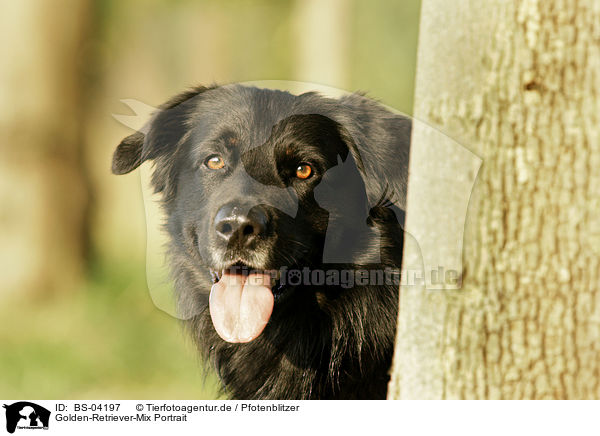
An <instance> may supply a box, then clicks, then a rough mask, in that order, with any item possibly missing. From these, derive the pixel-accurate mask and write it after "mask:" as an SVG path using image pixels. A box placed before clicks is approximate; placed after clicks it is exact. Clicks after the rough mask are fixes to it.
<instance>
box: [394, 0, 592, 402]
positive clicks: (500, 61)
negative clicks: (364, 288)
mask: <svg viewBox="0 0 600 436" xmlns="http://www.w3.org/2000/svg"><path fill="white" fill-rule="evenodd" d="M421 14H422V15H421V16H422V18H421V27H420V40H419V50H418V62H417V83H416V93H415V111H414V114H415V117H416V118H418V119H421V120H424V121H426V122H429V123H432V124H435V125H437V126H439V127H440V128H441V129H442V130H443V131H444V132H446V133H447V134H448V135H449V136H451V137H453V138H456V139H457V140H458V141H459V142H460V143H461V144H463V145H464V146H466V147H467V148H469V149H470V150H472V151H473V152H474V153H475V154H476V155H478V156H480V157H481V158H482V159H483V164H482V166H481V170H480V171H479V175H478V178H477V180H476V182H475V187H474V190H473V195H472V197H471V201H470V205H469V209H468V213H467V218H466V226H465V232H464V252H463V269H462V289H461V290H454V291H453V290H445V291H443V290H426V289H424V287H423V286H406V287H403V289H402V292H401V297H400V314H399V327H398V336H397V345H396V353H395V357H394V364H393V377H392V381H391V383H390V390H389V397H390V398H395V399H396V398H436V399H439V398H492V399H498V398H512V399H517V398H527V399H540V398H561V399H562V398H564V399H567V398H581V399H583V398H596V399H598V398H600V261H599V258H600V2H598V1H597V0H580V1H571V0H556V1H541V2H539V1H525V0H485V1H483V0H477V1H475V0H471V1H462V0H455V1H448V0H424V2H423V7H422V13H421ZM425 130H426V129H424V128H422V127H421V128H419V127H417V128H416V129H415V130H414V133H413V148H412V151H411V162H410V171H411V179H409V194H408V204H407V231H408V232H410V233H411V234H413V236H415V237H416V238H417V241H418V242H419V244H420V245H421V247H420V248H421V250H422V251H423V261H424V263H425V264H426V265H427V263H428V262H427V260H426V258H427V255H428V254H427V253H428V252H429V251H430V249H431V246H430V245H429V241H427V240H425V242H424V244H422V243H421V241H420V240H419V236H418V235H419V234H423V233H428V232H430V233H431V234H434V235H435V234H438V235H439V234H442V236H441V238H440V241H441V242H440V246H439V247H438V249H439V252H441V253H445V252H449V253H451V254H452V253H453V251H452V250H453V249H454V247H450V248H448V247H447V246H446V244H448V243H453V242H452V241H453V240H452V238H448V237H447V235H444V229H443V227H448V223H447V221H448V218H447V217H448V216H449V217H450V220H452V221H453V222H454V221H456V220H457V219H460V217H459V216H458V217H457V216H455V215H453V214H452V212H450V213H449V215H446V216H443V215H442V216H437V221H436V222H437V224H436V223H434V224H431V222H432V220H430V221H429V222H427V221H426V220H422V221H419V218H420V217H419V214H424V213H425V212H426V209H427V207H428V204H427V202H426V198H430V199H431V198H432V197H431V196H432V195H434V193H435V194H437V195H439V193H440V192H443V191H445V192H446V193H447V194H448V196H450V195H453V193H454V192H455V191H454V190H455V189H456V186H453V184H451V183H445V184H444V185H443V186H441V187H440V186H439V180H436V179H434V178H431V177H430V178H429V179H427V178H426V177H427V176H428V175H429V173H428V171H430V170H431V163H430V162H429V163H428V161H431V160H440V159H442V160H443V159H445V158H444V157H441V158H440V156H439V155H436V156H432V154H431V151H430V150H432V148H431V147H434V146H435V145H436V144H433V143H432V138H433V137H434V136H435V135H433V136H432V135H428V134H426V132H424V131H425ZM427 156H429V159H427ZM449 158H450V157H449ZM449 158H448V159H449ZM465 171H467V172H468V171H472V168H464V167H460V168H457V169H456V173H457V174H459V175H460V174H463V173H464V172H465ZM465 178H466V179H468V177H465ZM413 180H416V185H413ZM436 182H437V183H436ZM461 183H462V185H461ZM461 183H459V186H463V185H464V184H465V183H464V182H461ZM417 194H419V195H417ZM427 195H429V197H427ZM433 198H434V199H436V198H438V197H433ZM424 202H425V203H424ZM419 208H421V209H424V210H423V211H421V210H420V209H419ZM413 210H415V211H416V215H415V214H413ZM411 214H412V216H411ZM450 224H452V223H450ZM428 226H432V227H428ZM405 253H406V255H405V264H404V268H405V269H407V268H408V269H410V268H414V267H415V266H416V265H419V264H418V262H419V259H420V257H419V256H420V253H419V249H418V248H417V247H416V246H413V245H410V244H407V246H406V249H405ZM455 261H456V260H455V259H450V263H451V264H452V263H455Z"/></svg>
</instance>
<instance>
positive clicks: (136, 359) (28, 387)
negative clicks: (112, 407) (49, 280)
mask: <svg viewBox="0 0 600 436" xmlns="http://www.w3.org/2000/svg"><path fill="white" fill-rule="evenodd" d="M0 319H2V324H3V326H4V328H3V329H1V330H0V348H1V349H2V351H3V352H2V354H1V355H0V373H1V374H2V377H0V396H1V397H2V398H39V399H75V398H89V399H94V398H101V399H102V398H173V399H175V398H182V399H194V398H195V399H207V398H216V397H217V395H218V388H217V383H216V379H215V377H214V376H213V375H212V374H208V375H203V374H202V371H201V370H200V369H199V368H201V366H202V365H201V363H200V362H199V361H198V357H197V353H195V350H194V346H193V344H192V343H191V340H189V339H188V337H187V336H186V335H184V334H183V329H182V326H181V324H180V323H179V322H178V321H177V320H175V319H174V318H172V317H170V316H169V315H167V314H165V313H163V312H161V311H159V310H158V309H156V307H155V306H154V305H153V304H152V301H151V300H150V298H149V296H148V291H147V288H146V283H145V278H144V274H143V271H139V267H138V265H119V266H117V265H110V266H109V268H106V267H105V266H101V265H100V264H99V263H96V265H95V267H94V268H93V271H92V272H91V278H90V282H89V285H88V286H87V287H86V288H85V289H84V290H83V292H80V293H78V294H76V295H74V296H72V297H70V298H69V299H65V298H63V299H57V298H49V299H46V300H43V299H38V300H37V301H35V302H24V301H22V300H17V299H15V300H13V301H6V302H4V303H3V304H2V306H1V307H0Z"/></svg>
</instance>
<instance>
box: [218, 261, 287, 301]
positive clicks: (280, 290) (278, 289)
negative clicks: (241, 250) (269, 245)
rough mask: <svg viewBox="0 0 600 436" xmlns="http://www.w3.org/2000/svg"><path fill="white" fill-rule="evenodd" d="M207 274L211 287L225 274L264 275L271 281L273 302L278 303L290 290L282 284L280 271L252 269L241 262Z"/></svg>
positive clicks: (242, 275)
mask: <svg viewBox="0 0 600 436" xmlns="http://www.w3.org/2000/svg"><path fill="white" fill-rule="evenodd" d="M209 272H210V277H211V281H212V284H213V285H214V284H216V283H218V282H219V281H220V280H221V278H222V277H223V276H224V275H225V274H233V275H239V276H241V277H245V276H248V275H250V274H266V275H268V276H269V277H270V279H271V282H270V286H271V292H272V293H273V297H274V298H275V301H278V300H279V299H280V298H281V297H282V296H283V295H284V293H285V292H286V291H287V290H290V289H291V286H290V285H289V284H285V283H284V282H282V280H281V274H282V272H281V270H280V269H262V268H254V267H252V266H249V265H248V264H245V263H243V262H235V263H233V264H231V265H229V266H227V267H225V268H221V269H218V270H217V269H212V268H210V269H209Z"/></svg>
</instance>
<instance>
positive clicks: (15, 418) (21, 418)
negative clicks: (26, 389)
mask: <svg viewBox="0 0 600 436" xmlns="http://www.w3.org/2000/svg"><path fill="white" fill-rule="evenodd" d="M2 407H4V408H5V409H6V431H8V432H9V433H14V432H15V430H16V429H17V428H18V429H29V430H33V429H38V430H39V429H44V430H48V424H49V422H50V411H49V410H48V409H46V408H44V407H42V406H38V405H37V404H35V403H31V402H29V401H19V402H17V403H13V404H10V405H6V404H4V405H3V406H2Z"/></svg>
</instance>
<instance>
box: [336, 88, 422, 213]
mask: <svg viewBox="0 0 600 436" xmlns="http://www.w3.org/2000/svg"><path fill="white" fill-rule="evenodd" d="M340 103H341V104H342V107H344V109H345V110H344V111H342V112H341V113H339V114H336V115H337V116H336V121H337V122H338V123H339V124H340V125H341V126H342V127H341V128H340V135H341V136H342V138H343V139H344V141H345V142H346V144H347V145H348V148H349V150H350V152H351V153H352V156H353V157H354V160H355V161H356V164H357V166H358V168H359V170H360V171H361V173H362V174H363V177H364V180H365V185H366V186H367V193H368V194H369V198H370V200H371V201H373V202H374V204H375V203H378V202H379V201H380V199H381V198H382V197H390V198H388V200H390V201H391V202H393V203H394V204H396V206H398V207H400V208H401V209H404V208H405V207H406V187H407V179H408V159H409V152H410V138H411V130H412V122H411V119H410V118H409V117H407V116H404V115H399V114H395V113H392V112H391V111H389V110H387V109H386V108H384V107H383V106H382V105H380V104H379V103H377V102H375V101H373V100H371V99H369V98H367V97H365V96H363V95H361V94H352V95H350V96H346V97H342V98H341V99H340Z"/></svg>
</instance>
